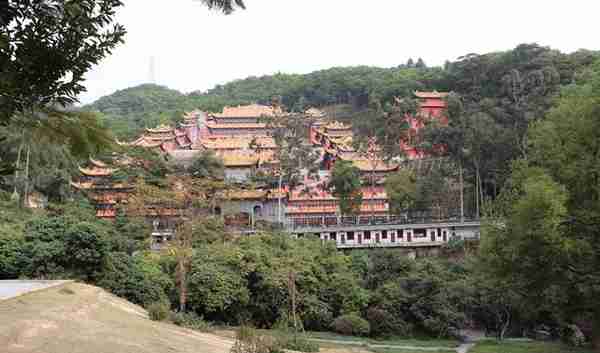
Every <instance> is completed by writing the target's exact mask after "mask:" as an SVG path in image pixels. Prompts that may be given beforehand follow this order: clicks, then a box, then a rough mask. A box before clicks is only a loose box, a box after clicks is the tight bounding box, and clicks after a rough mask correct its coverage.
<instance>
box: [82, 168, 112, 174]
mask: <svg viewBox="0 0 600 353" xmlns="http://www.w3.org/2000/svg"><path fill="white" fill-rule="evenodd" d="M79 171H80V172H81V174H85V175H88V176H109V175H111V174H112V173H113V172H114V171H115V169H111V168H100V167H96V166H92V167H91V168H84V167H79Z"/></svg>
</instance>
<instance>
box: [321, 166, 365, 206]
mask: <svg viewBox="0 0 600 353" xmlns="http://www.w3.org/2000/svg"><path fill="white" fill-rule="evenodd" d="M327 188H328V189H329V190H331V193H332V194H333V196H335V197H337V198H338V199H339V204H340V212H341V214H343V215H348V214H355V213H356V212H358V211H359V210H360V205H361V204H362V191H361V182H360V171H359V170H358V168H356V167H355V166H354V165H352V163H351V162H348V161H343V160H340V161H337V162H336V163H335V165H334V166H333V170H332V171H331V178H330V180H329V183H328V184H327Z"/></svg>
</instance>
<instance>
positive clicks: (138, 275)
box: [97, 252, 174, 306]
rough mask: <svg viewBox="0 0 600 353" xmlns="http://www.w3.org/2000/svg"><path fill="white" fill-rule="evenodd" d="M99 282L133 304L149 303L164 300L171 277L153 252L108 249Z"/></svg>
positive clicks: (146, 304) (101, 285)
mask: <svg viewBox="0 0 600 353" xmlns="http://www.w3.org/2000/svg"><path fill="white" fill-rule="evenodd" d="M97 283H98V285H99V286H100V287H102V288H105V289H107V290H109V291H110V292H111V293H113V294H115V295H118V296H120V297H122V298H125V299H127V300H129V301H131V302H133V303H135V304H139V305H142V306H148V305H150V304H152V303H154V302H159V301H164V300H165V299H166V296H167V293H169V292H171V290H172V288H173V286H174V284H173V279H172V278H170V276H169V275H168V274H166V273H164V272H163V270H162V268H161V267H160V264H159V263H158V261H157V260H156V259H154V258H153V257H152V256H149V255H146V254H137V255H136V256H133V257H132V256H129V255H127V254H126V253H118V252H117V253H111V256H109V257H108V258H107V259H106V261H105V263H104V266H103V268H102V276H101V278H100V279H99V280H98V282H97Z"/></svg>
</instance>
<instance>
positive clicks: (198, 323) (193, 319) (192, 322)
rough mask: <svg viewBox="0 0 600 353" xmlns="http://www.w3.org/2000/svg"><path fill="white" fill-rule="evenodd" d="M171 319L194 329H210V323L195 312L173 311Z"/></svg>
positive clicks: (176, 323)
mask: <svg viewBox="0 0 600 353" xmlns="http://www.w3.org/2000/svg"><path fill="white" fill-rule="evenodd" d="M171 321H172V322H173V323H174V324H175V325H177V326H182V327H186V328H191V329H192V330H198V331H202V332H206V331H208V330H209V329H210V324H209V323H208V322H206V321H204V319H203V318H202V316H199V315H198V314H196V313H195V312H193V311H191V312H177V313H171Z"/></svg>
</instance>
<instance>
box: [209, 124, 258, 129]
mask: <svg viewBox="0 0 600 353" xmlns="http://www.w3.org/2000/svg"><path fill="white" fill-rule="evenodd" d="M206 127H208V128H209V129H266V128H267V124H265V123H233V124H231V123H227V124H218V123H212V124H206Z"/></svg>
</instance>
